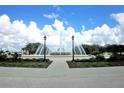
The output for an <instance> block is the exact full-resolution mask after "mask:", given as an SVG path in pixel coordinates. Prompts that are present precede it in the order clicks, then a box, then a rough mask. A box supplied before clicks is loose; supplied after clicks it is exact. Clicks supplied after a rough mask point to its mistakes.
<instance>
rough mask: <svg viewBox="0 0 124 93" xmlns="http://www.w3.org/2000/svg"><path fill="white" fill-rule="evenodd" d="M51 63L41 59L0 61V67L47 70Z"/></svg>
mask: <svg viewBox="0 0 124 93" xmlns="http://www.w3.org/2000/svg"><path fill="white" fill-rule="evenodd" d="M51 63H52V61H50V60H47V61H46V62H44V61H43V59H21V60H20V61H19V60H18V61H12V60H6V61H1V62H0V66H2V67H28V68H47V67H48V66H49V65H50V64H51Z"/></svg>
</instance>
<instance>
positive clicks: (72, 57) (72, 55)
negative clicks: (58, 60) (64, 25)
mask: <svg viewBox="0 0 124 93" xmlns="http://www.w3.org/2000/svg"><path fill="white" fill-rule="evenodd" d="M72 61H73V62H74V36H72Z"/></svg>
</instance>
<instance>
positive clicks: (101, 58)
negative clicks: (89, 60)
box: [96, 55, 105, 61]
mask: <svg viewBox="0 0 124 93" xmlns="http://www.w3.org/2000/svg"><path fill="white" fill-rule="evenodd" d="M96 60H97V61H105V58H104V56H100V55H98V56H96Z"/></svg>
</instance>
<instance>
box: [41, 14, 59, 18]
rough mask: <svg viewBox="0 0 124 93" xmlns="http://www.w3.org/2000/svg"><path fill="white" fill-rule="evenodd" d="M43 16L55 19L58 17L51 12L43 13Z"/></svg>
mask: <svg viewBox="0 0 124 93" xmlns="http://www.w3.org/2000/svg"><path fill="white" fill-rule="evenodd" d="M43 16H44V17H46V18H48V19H57V18H58V17H59V14H55V13H51V14H43Z"/></svg>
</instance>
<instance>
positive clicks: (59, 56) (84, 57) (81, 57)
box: [21, 55, 93, 59]
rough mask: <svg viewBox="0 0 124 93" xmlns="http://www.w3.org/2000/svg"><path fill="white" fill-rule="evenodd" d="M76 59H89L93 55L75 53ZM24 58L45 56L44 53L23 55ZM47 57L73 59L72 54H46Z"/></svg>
mask: <svg viewBox="0 0 124 93" xmlns="http://www.w3.org/2000/svg"><path fill="white" fill-rule="evenodd" d="M74 57H75V59H89V58H92V57H93V56H91V55H75V56H74ZM21 58H22V59H34V58H35V59H39V58H44V55H22V56H21ZM46 58H48V59H53V58H65V59H72V55H46Z"/></svg>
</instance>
